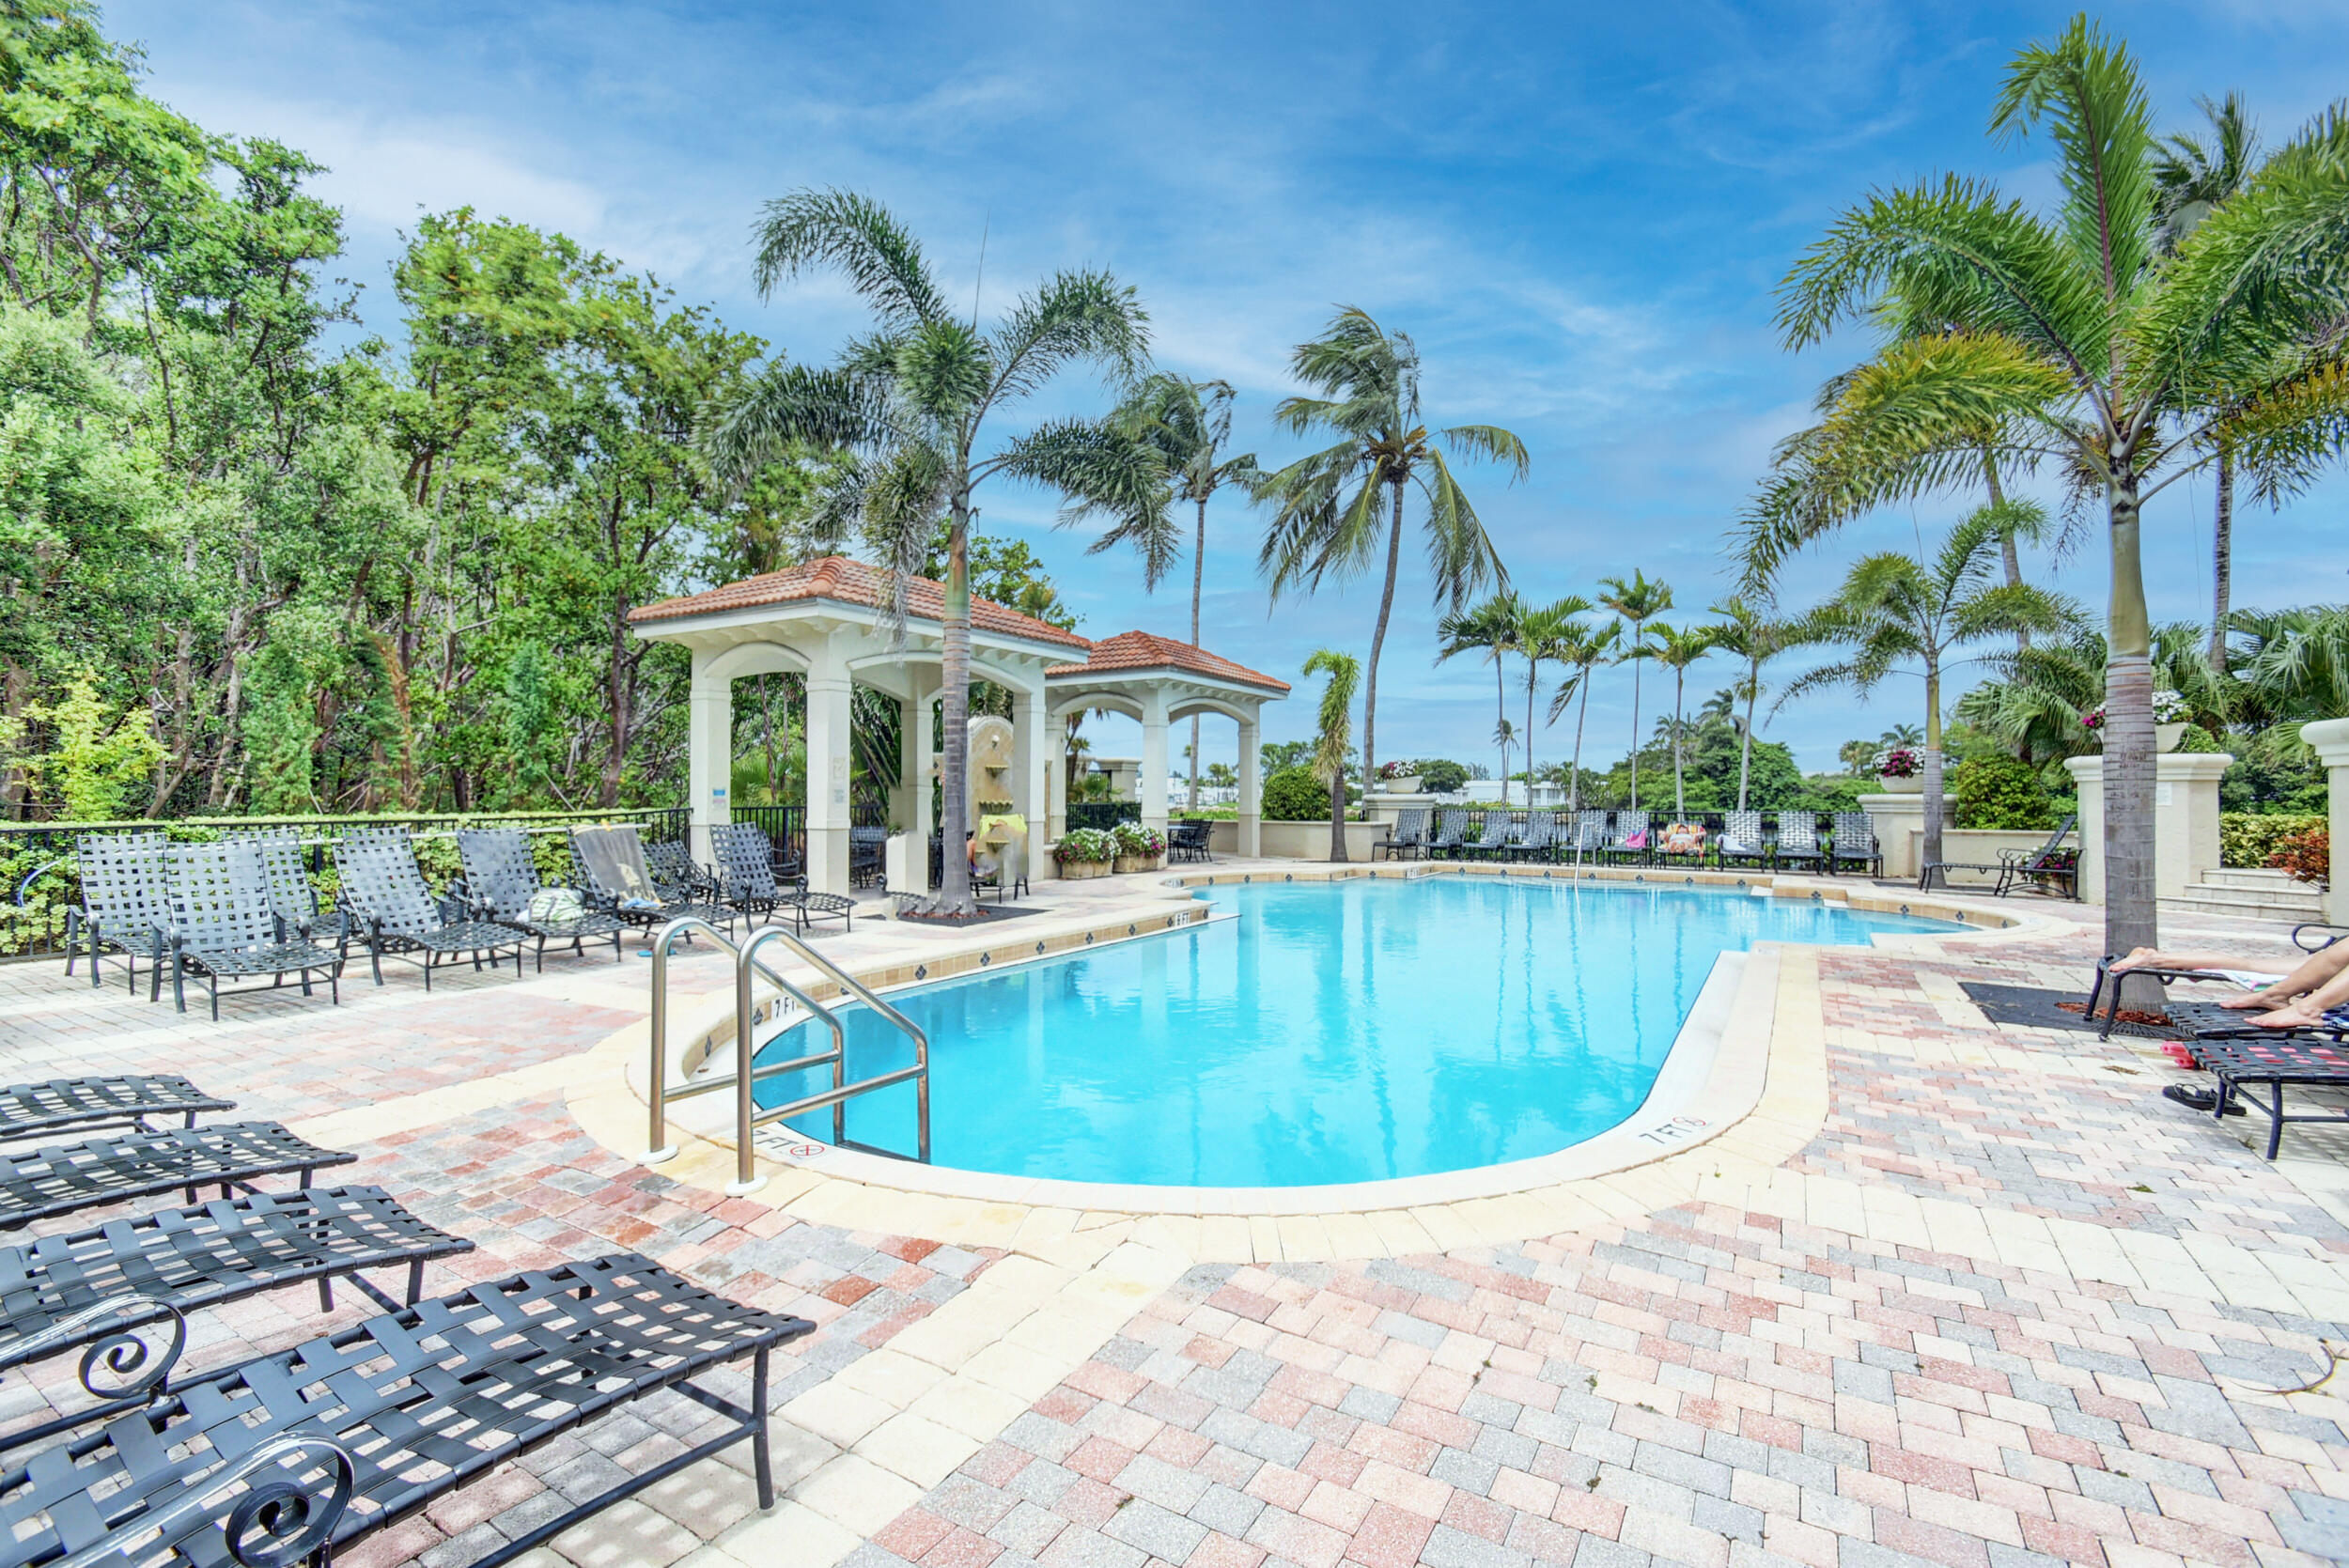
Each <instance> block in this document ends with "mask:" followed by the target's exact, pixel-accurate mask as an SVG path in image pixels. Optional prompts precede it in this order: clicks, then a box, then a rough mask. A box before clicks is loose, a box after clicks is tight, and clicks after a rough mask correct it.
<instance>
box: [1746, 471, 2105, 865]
mask: <svg viewBox="0 0 2349 1568" xmlns="http://www.w3.org/2000/svg"><path fill="white" fill-rule="evenodd" d="M1990 511H1991V508H1989V507H1986V506H1985V507H1983V508H1982V509H1981V510H1980V511H1977V512H1975V513H1974V515H1973V516H1971V517H1969V518H1968V519H1967V520H1965V521H1963V522H1961V523H1959V524H1958V525H1957V526H1956V527H1955V528H1954V529H1952V530H1951V533H1950V536H1949V538H1948V539H1946V540H1945V541H1943V543H1942V546H1941V548H1940V550H1939V551H1937V552H1936V553H1935V555H1934V556H1933V558H1932V559H1931V560H1924V559H1921V558H1920V557H1918V556H1915V555H1905V554H1902V553H1900V552H1899V551H1882V552H1880V553H1877V554H1875V555H1868V556H1863V557H1861V558H1860V559H1859V561H1858V562H1856V563H1854V564H1853V566H1852V568H1851V571H1850V573H1849V575H1847V576H1846V577H1845V578H1844V579H1843V589H1842V591H1840V592H1839V593H1837V594H1836V596H1835V597H1834V598H1831V599H1829V600H1828V602H1827V603H1826V604H1823V605H1821V606H1820V607H1819V608H1818V609H1817V610H1815V611H1813V612H1812V613H1811V614H1810V615H1808V616H1806V617H1804V621H1803V629H1802V633H1801V635H1802V638H1803V640H1804V641H1807V642H1819V643H1834V644H1841V645H1843V646H1845V647H1848V648H1849V649H1851V654H1850V656H1849V657H1848V658H1846V659H1844V660H1841V661H1839V662H1837V663H1834V664H1828V665H1824V666H1822V667H1821V668H1819V669H1816V670H1812V672H1810V673H1809V674H1808V675H1803V676H1802V677H1801V678H1799V679H1797V680H1795V681H1793V682H1791V683H1790V684H1789V685H1788V686H1787V687H1786V688H1785V690H1783V691H1781V692H1780V693H1779V698H1778V701H1777V703H1775V704H1774V705H1772V707H1771V711H1772V712H1776V711H1777V710H1778V709H1779V708H1781V707H1783V706H1786V704H1787V703H1789V702H1791V701H1793V700H1794V699H1795V698H1796V697H1798V696H1800V695H1802V694H1803V693H1805V692H1809V691H1820V690H1822V689H1824V688H1828V687H1834V686H1843V687H1849V688H1850V689H1852V690H1853V691H1857V692H1858V693H1859V695H1860V696H1862V697H1865V696H1867V695H1868V694H1869V693H1870V692H1872V691H1875V689H1876V687H1877V686H1878V685H1879V684H1880V683H1881V682H1883V680H1884V679H1885V678H1886V677H1887V676H1889V675H1894V674H1896V673H1908V672H1906V671H1905V670H1904V666H1905V665H1907V664H1910V663H1914V664H1915V665H1916V670H1915V671H1914V673H1915V674H1917V675H1920V676H1921V677H1922V679H1923V681H1924V689H1925V722H1924V743H1925V747H1924V750H1925V769H1924V771H1925V784H1924V791H1925V800H1924V807H1925V836H1924V858H1925V860H1926V862H1934V861H1938V860H1939V859H1941V810H1942V805H1941V802H1942V790H1941V677H1942V676H1943V675H1945V674H1947V673H1948V672H1949V671H1950V670H1951V669H1952V668H1953V667H1954V665H1953V663H1952V655H1953V654H1955V653H1956V652H1958V651H1959V650H1960V649H1962V648H1963V647H1965V646H1966V644H1969V643H1976V642H1980V641H1981V640H1982V639H1983V638H1984V637H1989V636H1993V635H2000V634H2010V635H2011V634H2012V633H2014V632H2015V631H2016V630H2017V629H2028V630H2031V631H2040V632H2046V631H2054V630H2056V629H2060V628H2061V626H2062V625H2063V624H2064V621H2065V619H2066V618H2067V613H2066V610H2065V607H2064V606H2063V604H2062V603H2061V601H2060V600H2058V599H2056V598H2054V597H2053V596H2052V595H2049V594H2047V593H2046V592H2045V591H2044V590H2042V589H2039V588H2034V587H2032V586H2031V585H2030V584H2029V583H2022V584H2019V585H2012V584H2008V583H2004V582H1997V581H1995V579H1994V572H1993V568H1992V559H1993V557H1994V555H1995V553H1996V551H1997V548H1998V526H1997V523H1996V522H1995V520H1993V519H1992V518H1991V517H1989V516H1988V515H1987V514H1988V513H1989V512H1990Z"/></svg>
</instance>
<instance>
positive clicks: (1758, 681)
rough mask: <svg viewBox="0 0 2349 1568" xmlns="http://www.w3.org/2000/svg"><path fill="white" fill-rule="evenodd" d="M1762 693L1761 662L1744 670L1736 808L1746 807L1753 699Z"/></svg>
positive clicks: (1750, 761) (1758, 661) (1751, 756)
mask: <svg viewBox="0 0 2349 1568" xmlns="http://www.w3.org/2000/svg"><path fill="white" fill-rule="evenodd" d="M1761 694H1762V662H1761V660H1754V662H1753V666H1752V668H1750V670H1748V671H1747V672H1746V733H1745V737H1744V738H1743V739H1741V740H1740V741H1739V742H1738V743H1737V809H1738V810H1739V811H1743V810H1745V809H1746V775H1747V773H1748V771H1749V770H1750V767H1751V764H1752V762H1753V700H1754V698H1756V697H1758V696H1760V695H1761Z"/></svg>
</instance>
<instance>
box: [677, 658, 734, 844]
mask: <svg viewBox="0 0 2349 1568" xmlns="http://www.w3.org/2000/svg"><path fill="white" fill-rule="evenodd" d="M716 659H717V655H716V654H715V653H712V652H709V651H707V650H705V649H701V648H696V649H694V650H693V677H692V687H691V689H690V691H689V692H688V695H687V699H686V700H687V718H686V738H685V792H686V797H687V803H688V804H689V805H691V806H692V808H693V825H692V854H693V858H694V859H695V860H697V861H702V862H708V860H709V858H710V851H709V830H710V829H712V828H722V827H723V826H725V825H726V824H727V823H729V822H731V821H733V820H734V811H733V806H732V803H731V801H730V800H729V799H728V795H729V791H730V790H731V789H732V787H733V784H734V683H733V682H732V681H730V680H727V679H725V678H724V677H723V676H719V675H709V674H708V666H709V664H710V663H712V662H713V661H714V660H716Z"/></svg>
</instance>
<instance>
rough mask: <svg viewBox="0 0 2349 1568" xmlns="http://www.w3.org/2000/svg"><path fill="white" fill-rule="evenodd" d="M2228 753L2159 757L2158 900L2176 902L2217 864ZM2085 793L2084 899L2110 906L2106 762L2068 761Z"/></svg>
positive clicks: (2091, 758) (2082, 842)
mask: <svg viewBox="0 0 2349 1568" xmlns="http://www.w3.org/2000/svg"><path fill="white" fill-rule="evenodd" d="M2233 761H2234V758H2232V757H2231V756H2229V755H2227V753H2224V752H2165V753H2161V754H2160V755H2158V756H2156V757H2155V758H2154V896H2155V898H2175V897H2177V896H2178V895H2179V894H2180V893H2184V892H2185V891H2186V889H2187V888H2189V887H2191V886H2192V885H2193V884H2194V883H2196V882H2198V881H2200V880H2201V877H2202V873H2203V872H2205V871H2212V870H2216V869H2217V865H2218V779H2219V775H2221V774H2223V773H2224V772H2226V770H2227V768H2228V767H2229V766H2230V765H2231V764H2232V763H2233ZM2063 766H2064V768H2066V769H2067V770H2069V771H2070V773H2071V775H2072V778H2073V780H2074V781H2075V782H2076V783H2077V784H2078V785H2079V791H2080V824H2079V846H2080V865H2079V886H2080V897H2082V898H2083V899H2085V900H2087V901H2088V902H2089V903H2091V904H2101V903H2103V902H2104V901H2105V867H2104V859H2105V854H2104V850H2105V759H2104V758H2103V757H2101V756H2086V757H2066V758H2064V759H2063Z"/></svg>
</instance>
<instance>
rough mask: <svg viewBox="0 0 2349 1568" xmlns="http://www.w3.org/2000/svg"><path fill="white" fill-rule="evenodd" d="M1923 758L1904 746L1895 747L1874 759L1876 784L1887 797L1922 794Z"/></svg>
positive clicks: (1923, 783) (1923, 785)
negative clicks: (1879, 785)
mask: <svg viewBox="0 0 2349 1568" xmlns="http://www.w3.org/2000/svg"><path fill="white" fill-rule="evenodd" d="M1924 770H1925V761H1924V758H1922V757H1921V756H1919V755H1918V754H1917V753H1915V752H1912V751H1910V750H1909V749H1908V748H1907V747H1906V746H1895V747H1893V748H1892V749H1891V750H1890V751H1889V752H1886V753H1883V754H1882V755H1880V756H1878V757H1877V758H1876V782H1877V783H1878V784H1882V785H1883V786H1884V793H1885V794H1887V795H1919V794H1922V793H1923V791H1924V787H1925V781H1924V779H1923V778H1922V776H1921V775H1922V774H1923V772H1924Z"/></svg>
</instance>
